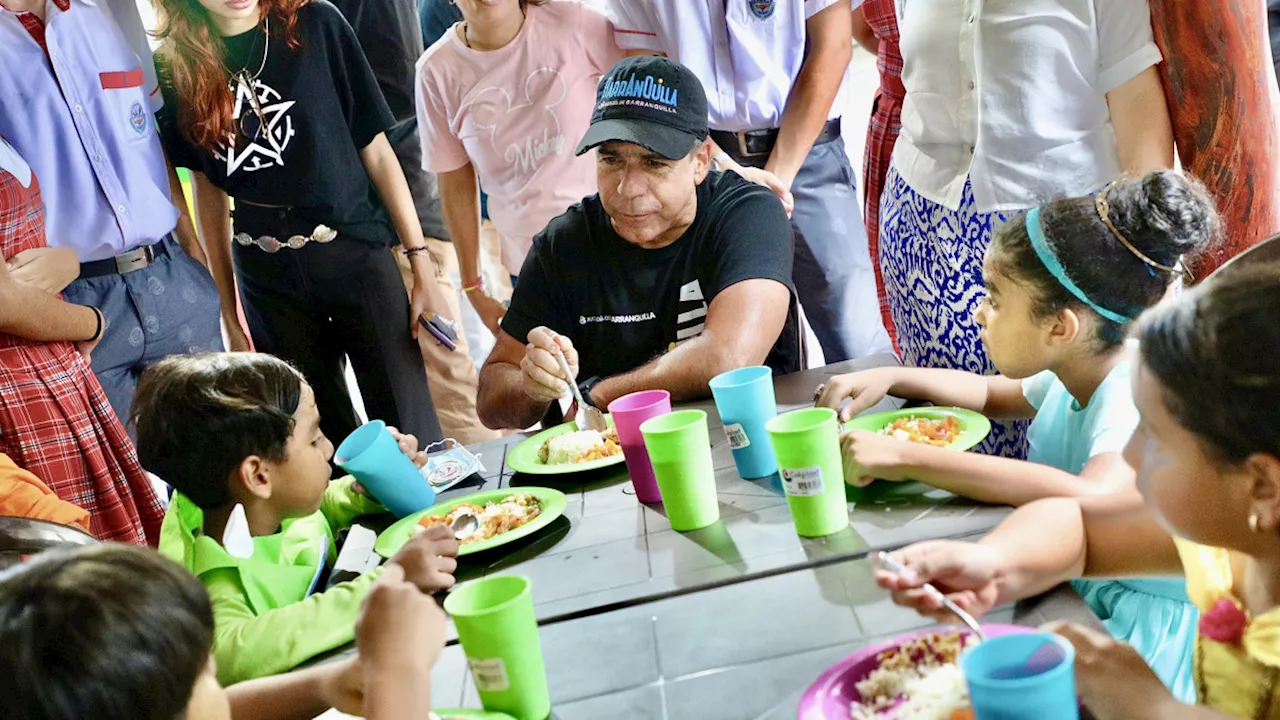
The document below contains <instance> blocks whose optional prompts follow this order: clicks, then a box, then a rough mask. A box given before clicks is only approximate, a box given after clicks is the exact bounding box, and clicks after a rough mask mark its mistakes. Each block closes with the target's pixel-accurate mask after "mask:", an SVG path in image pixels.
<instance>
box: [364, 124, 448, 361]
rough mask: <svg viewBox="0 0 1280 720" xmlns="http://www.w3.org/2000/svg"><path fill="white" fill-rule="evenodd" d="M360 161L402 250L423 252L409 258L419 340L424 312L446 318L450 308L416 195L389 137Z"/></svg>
mask: <svg viewBox="0 0 1280 720" xmlns="http://www.w3.org/2000/svg"><path fill="white" fill-rule="evenodd" d="M360 160H361V161H362V162H363V163H364V168H365V171H366V172H368V173H369V179H370V180H372V181H373V186H374V187H375V188H377V190H378V196H379V197H381V198H382V204H383V205H385V206H386V208H387V212H388V213H390V215H391V224H392V225H394V226H395V229H396V234H397V235H399V236H400V247H401V249H403V250H405V251H413V250H416V249H417V248H423V250H422V251H419V252H411V253H410V254H409V265H410V266H411V267H412V268H413V292H412V297H411V300H410V305H411V312H410V315H409V326H410V327H409V332H410V333H412V334H413V337H414V338H417V337H418V330H419V325H418V317H419V316H420V315H422V314H423V313H424V312H433V313H436V314H438V315H446V312H447V309H448V307H449V306H448V305H447V304H445V301H444V298H443V297H441V295H440V289H439V287H438V284H437V283H436V266H435V263H434V262H433V261H432V260H431V254H430V253H428V252H426V251H425V248H426V247H427V242H426V240H424V239H423V237H422V225H421V224H419V222H418V211H417V210H416V209H415V208H414V205H413V193H411V192H410V191H409V183H408V181H406V180H405V179H404V170H402V169H401V168H400V161H399V160H397V159H396V154H395V151H394V150H392V149H391V143H390V142H388V141H387V134H386V133H378V135H377V137H375V138H374V139H373V141H372V142H370V143H369V144H368V145H366V146H365V147H364V148H363V149H361V150H360Z"/></svg>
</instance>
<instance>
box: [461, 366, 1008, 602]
mask: <svg viewBox="0 0 1280 720" xmlns="http://www.w3.org/2000/svg"><path fill="white" fill-rule="evenodd" d="M894 364H896V360H895V359H894V358H893V357H892V356H888V355H886V356H879V357H876V358H868V359H863V360H858V361H851V362H847V363H841V364H838V365H832V366H828V367H826V368H821V369H817V370H811V371H807V372H802V373H797V374H795V375H790V376H787V377H783V378H779V379H778V381H777V383H776V395H777V399H778V404H779V410H780V411H787V410H793V409H796V408H800V407H808V406H811V405H812V402H813V400H812V398H813V390H814V388H816V387H817V386H818V385H819V384H820V383H822V382H823V381H825V380H826V379H827V378H828V377H830V376H831V375H834V374H838V373H844V372H850V371H852V370H856V369H865V368H869V367H880V366H887V365H894ZM899 404H900V403H899V401H896V400H892V399H889V400H886V401H885V402H883V403H882V404H881V405H880V406H877V407H876V408H873V410H884V409H891V408H893V407H896V406H898V405H899ZM682 407H699V408H702V409H705V410H706V411H707V415H708V422H709V424H710V425H711V429H712V432H711V437H712V443H713V447H712V456H713V458H714V460H715V467H716V485H717V490H718V493H719V498H720V505H721V508H720V510H721V520H720V522H718V523H716V524H715V525H712V526H711V527H710V528H707V529H705V530H700V531H696V532H691V533H678V532H675V531H673V530H672V529H671V526H670V524H669V523H668V522H667V519H666V517H665V515H664V514H663V511H662V508H661V506H660V505H658V506H647V505H643V504H641V503H638V502H637V501H636V498H635V495H634V492H633V490H632V489H631V484H630V481H629V478H628V476H627V473H626V467H625V465H617V466H615V467H613V468H609V469H605V470H601V471H597V472H594V473H589V474H588V473H582V474H570V475H562V476H537V477H532V476H525V475H521V474H518V473H514V472H513V471H511V470H510V469H509V468H508V467H507V466H506V463H505V457H506V453H507V451H508V450H509V449H510V448H511V447H514V446H515V445H516V444H518V443H519V442H521V441H523V440H524V439H525V437H526V436H525V435H523V434H522V435H516V436H513V437H509V438H505V439H503V440H498V441H492V442H489V443H485V444H482V445H479V446H476V447H474V448H472V449H473V451H475V452H478V453H479V454H480V455H481V458H482V461H483V462H484V463H485V465H486V467H487V472H486V473H485V475H486V477H485V479H484V482H483V484H482V485H481V484H475V483H473V484H471V485H469V486H460V487H458V488H455V489H454V490H451V491H450V492H449V493H447V494H446V495H445V497H453V496H455V495H461V494H469V493H472V492H476V491H478V490H490V489H495V488H507V487H511V488H518V487H519V486H521V485H541V486H547V487H554V488H556V489H559V490H562V491H564V492H565V494H566V495H568V496H569V506H568V509H567V511H566V513H565V517H564V518H562V519H559V520H557V521H555V522H554V523H552V524H551V525H550V526H549V527H548V528H547V529H545V530H543V531H541V532H539V533H537V534H535V535H534V536H532V537H530V538H528V539H526V540H524V541H520V542H518V543H513V544H512V545H508V546H504V547H500V548H496V549H494V550H491V551H489V552H487V553H481V554H477V555H472V556H468V557H466V558H463V560H462V562H461V563H460V566H459V571H458V577H459V579H460V580H467V579H471V578H475V577H480V576H484V575H490V574H496V573H519V574H521V575H525V576H528V577H529V578H531V579H532V581H533V596H534V603H535V606H536V608H537V613H538V617H539V618H540V619H547V618H551V617H555V616H560V615H563V614H565V613H576V614H581V613H589V612H595V611H597V610H600V609H605V608H609V607H614V606H616V605H617V604H628V603H636V602H642V601H644V600H647V599H652V598H657V597H664V596H669V595H672V594H684V593H690V592H696V591H698V590H699V589H701V588H705V587H709V586H716V585H720V584H725V583H730V582H737V581H744V580H749V579H751V578H752V577H754V576H755V575H756V574H758V573H771V572H777V571H779V570H781V569H785V568H802V567H806V566H808V565H811V564H813V563H819V562H822V561H824V560H826V561H830V559H831V558H832V556H833V555H837V554H838V555H850V556H858V555H862V554H865V553H866V552H867V551H869V550H871V549H876V548H892V547H899V546H902V545H905V544H907V543H911V542H915V541H918V540H924V539H929V538H939V537H956V536H962V535H970V534H974V533H978V532H982V531H985V530H987V529H990V528H991V527H993V526H994V525H995V524H996V523H997V522H999V521H1000V519H1001V518H1003V517H1004V516H1005V514H1006V513H1007V512H1008V510H1007V509H1006V508H997V507H992V506H983V505H979V504H976V503H974V502H972V501H969V500H965V499H963V498H958V497H956V496H953V495H951V494H950V493H946V492H943V491H938V490H934V489H931V488H927V487H924V486H921V485H916V484H906V485H900V484H899V485H888V484H883V486H877V487H873V488H871V489H869V490H867V491H864V492H863V495H862V496H861V497H860V498H859V500H858V501H857V502H851V503H850V518H851V521H852V522H851V526H850V528H849V529H847V530H845V531H844V532H842V533H838V534H836V535H833V536H829V537H826V538H821V539H817V540H809V539H803V538H800V537H799V536H797V535H796V533H795V529H794V526H793V525H792V522H791V515H790V512H789V510H788V508H787V502H786V497H785V496H784V495H783V493H782V489H781V486H780V484H779V481H778V480H777V478H776V476H775V477H774V478H771V479H767V480H758V481H749V480H743V479H742V478H740V477H738V474H737V471H736V470H735V468H734V464H733V456H732V453H731V451H730V449H729V444H728V441H727V439H726V438H725V436H724V434H723V432H722V431H721V430H720V428H721V424H720V420H719V415H718V414H717V413H716V410H715V406H714V404H713V403H712V402H711V401H709V400H708V401H704V402H700V403H690V404H686V405H682Z"/></svg>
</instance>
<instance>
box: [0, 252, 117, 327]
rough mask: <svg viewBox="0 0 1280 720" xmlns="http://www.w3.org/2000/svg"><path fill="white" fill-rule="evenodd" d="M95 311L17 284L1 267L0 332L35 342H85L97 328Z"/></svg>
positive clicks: (97, 316) (45, 292) (6, 268)
mask: <svg viewBox="0 0 1280 720" xmlns="http://www.w3.org/2000/svg"><path fill="white" fill-rule="evenodd" d="M101 317H102V314H101V313H100V312H98V310H97V309H96V308H91V307H85V306H83V305H72V304H71V303H68V302H63V301H62V300H61V299H59V298H58V296H57V295H54V294H52V293H49V292H47V291H45V290H42V289H40V288H38V287H36V286H34V285H28V284H27V283H23V282H19V281H18V280H16V279H14V277H13V275H11V274H10V273H9V269H8V267H7V266H6V265H5V264H4V263H0V332H6V333H9V334H10V335H16V336H18V337H21V338H26V339H28V340H35V341H37V342H56V341H60V340H71V341H77V342H80V341H86V340H90V339H92V338H93V337H94V334H95V333H97V332H98V329H99V327H100V322H101V321H100V318H101Z"/></svg>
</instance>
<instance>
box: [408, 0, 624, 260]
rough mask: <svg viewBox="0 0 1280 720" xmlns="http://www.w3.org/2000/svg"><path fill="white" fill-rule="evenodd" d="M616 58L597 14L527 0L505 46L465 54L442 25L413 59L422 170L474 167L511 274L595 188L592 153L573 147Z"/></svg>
mask: <svg viewBox="0 0 1280 720" xmlns="http://www.w3.org/2000/svg"><path fill="white" fill-rule="evenodd" d="M621 59H622V51H621V50H619V49H618V47H617V45H615V44H614V42H613V27H612V26H611V25H610V24H609V21H608V20H607V19H605V17H604V16H603V15H601V14H600V13H598V12H596V11H594V10H591V9H590V8H587V7H584V6H583V5H582V4H581V3H579V2H577V1H576V0H557V1H556V2H551V3H548V4H546V5H530V6H529V7H528V9H527V14H526V16H525V21H524V26H523V27H521V28H520V32H519V33H518V34H517V35H516V37H515V39H513V40H512V41H511V42H510V43H508V44H507V46H506V47H503V48H500V49H498V50H490V51H484V52H481V51H477V50H472V49H471V48H469V47H467V46H466V44H465V43H464V42H463V41H462V39H461V38H460V37H459V36H458V33H457V32H456V31H455V30H450V31H449V32H446V33H445V34H444V36H443V37H441V38H440V39H439V40H438V41H437V42H436V43H435V44H434V45H432V46H431V48H430V49H428V50H427V52H426V54H424V55H423V56H422V59H420V60H419V61H418V70H417V72H418V80H417V83H418V132H419V133H420V135H421V137H422V167H423V169H425V170H427V171H428V172H434V173H445V172H450V171H452V170H457V169H458V168H460V167H463V166H464V165H466V164H467V163H471V164H472V166H474V167H475V170H476V175H477V176H478V177H479V179H480V185H481V186H483V187H484V189H485V192H487V193H488V194H489V217H490V219H492V220H493V224H494V227H496V228H497V230H498V234H499V235H500V236H501V239H502V257H503V262H504V263H505V264H506V266H507V270H509V271H510V272H511V273H512V274H516V273H518V272H519V271H520V264H521V263H522V262H523V261H524V257H525V255H526V254H527V253H528V252H529V246H530V245H531V244H532V243H533V236H534V235H536V234H537V233H539V232H541V231H542V229H543V228H544V227H546V224H547V222H548V221H549V220H551V218H554V217H555V216H557V215H559V214H560V213H562V212H564V211H565V208H567V207H569V206H570V205H572V204H574V203H576V202H579V201H581V200H582V198H584V197H586V196H587V195H591V194H593V193H594V192H595V191H596V164H595V154H594V153H588V154H585V155H581V156H575V155H574V150H576V149H577V147H578V142H579V141H580V140H581V139H582V136H583V135H585V134H586V132H587V126H588V125H590V123H591V110H592V108H593V107H594V106H595V99H596V85H597V83H599V82H600V76H601V75H603V74H604V73H605V72H607V71H608V70H610V69H611V68H612V67H613V66H614V64H616V63H617V62H618V61H619V60H621Z"/></svg>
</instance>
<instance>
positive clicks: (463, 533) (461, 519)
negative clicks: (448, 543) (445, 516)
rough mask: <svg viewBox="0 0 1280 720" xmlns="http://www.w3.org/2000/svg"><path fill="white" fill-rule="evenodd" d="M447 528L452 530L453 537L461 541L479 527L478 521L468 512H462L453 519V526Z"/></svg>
mask: <svg viewBox="0 0 1280 720" xmlns="http://www.w3.org/2000/svg"><path fill="white" fill-rule="evenodd" d="M449 527H450V529H452V530H453V536H454V537H455V538H457V539H459V540H461V539H463V538H465V537H467V536H468V535H470V534H471V533H473V532H475V531H476V528H478V527H480V519H479V518H477V517H476V516H475V515H472V514H471V513H469V512H462V513H459V514H458V516H457V517H456V518H454V519H453V524H452V525H450V526H449Z"/></svg>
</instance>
